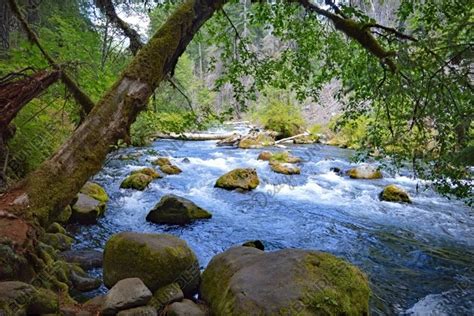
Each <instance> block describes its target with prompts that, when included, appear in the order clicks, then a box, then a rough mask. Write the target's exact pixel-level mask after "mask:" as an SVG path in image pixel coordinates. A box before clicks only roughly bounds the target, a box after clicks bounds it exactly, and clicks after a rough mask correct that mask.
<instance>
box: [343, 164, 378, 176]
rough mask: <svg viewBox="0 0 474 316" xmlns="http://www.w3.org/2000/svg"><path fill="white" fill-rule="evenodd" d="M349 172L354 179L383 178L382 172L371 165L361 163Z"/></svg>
mask: <svg viewBox="0 0 474 316" xmlns="http://www.w3.org/2000/svg"><path fill="white" fill-rule="evenodd" d="M347 174H348V175H349V177H351V178H352V179H382V177H383V176H382V172H381V171H380V170H379V169H377V168H375V167H374V166H371V165H367V164H364V165H360V166H358V167H356V168H352V169H350V170H349V171H348V172H347Z"/></svg>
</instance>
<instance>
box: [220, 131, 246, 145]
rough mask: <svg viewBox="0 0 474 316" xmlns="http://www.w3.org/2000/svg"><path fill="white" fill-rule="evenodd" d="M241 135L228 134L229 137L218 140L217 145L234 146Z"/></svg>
mask: <svg viewBox="0 0 474 316" xmlns="http://www.w3.org/2000/svg"><path fill="white" fill-rule="evenodd" d="M241 137H242V136H240V135H239V134H233V135H230V136H229V137H227V138H224V139H222V140H220V141H218V142H217V146H236V145H237V144H238V143H239V141H240V138H241Z"/></svg>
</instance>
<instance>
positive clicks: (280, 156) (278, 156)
mask: <svg viewBox="0 0 474 316" xmlns="http://www.w3.org/2000/svg"><path fill="white" fill-rule="evenodd" d="M270 162H281V163H298V162H301V158H298V157H294V156H292V155H290V153H289V152H287V151H282V152H278V153H273V155H272V157H271V158H270Z"/></svg>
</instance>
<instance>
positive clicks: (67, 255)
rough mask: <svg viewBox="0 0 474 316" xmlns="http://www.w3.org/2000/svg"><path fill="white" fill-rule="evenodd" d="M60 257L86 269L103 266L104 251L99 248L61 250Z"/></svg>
mask: <svg viewBox="0 0 474 316" xmlns="http://www.w3.org/2000/svg"><path fill="white" fill-rule="evenodd" d="M59 257H60V258H61V259H63V260H64V261H66V262H69V263H76V264H78V265H79V266H80V267H81V268H83V269H86V270H88V269H92V268H100V267H102V252H101V251H98V250H93V249H90V250H87V249H86V250H68V251H64V252H61V253H60V254H59Z"/></svg>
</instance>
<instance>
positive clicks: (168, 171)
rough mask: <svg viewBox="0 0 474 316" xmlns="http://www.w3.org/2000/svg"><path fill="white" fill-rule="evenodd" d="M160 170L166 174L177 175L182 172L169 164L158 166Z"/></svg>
mask: <svg viewBox="0 0 474 316" xmlns="http://www.w3.org/2000/svg"><path fill="white" fill-rule="evenodd" d="M160 170H161V171H162V172H163V173H166V174H179V173H181V172H183V171H182V170H181V169H180V168H179V167H177V166H175V165H171V164H169V165H162V166H160Z"/></svg>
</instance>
